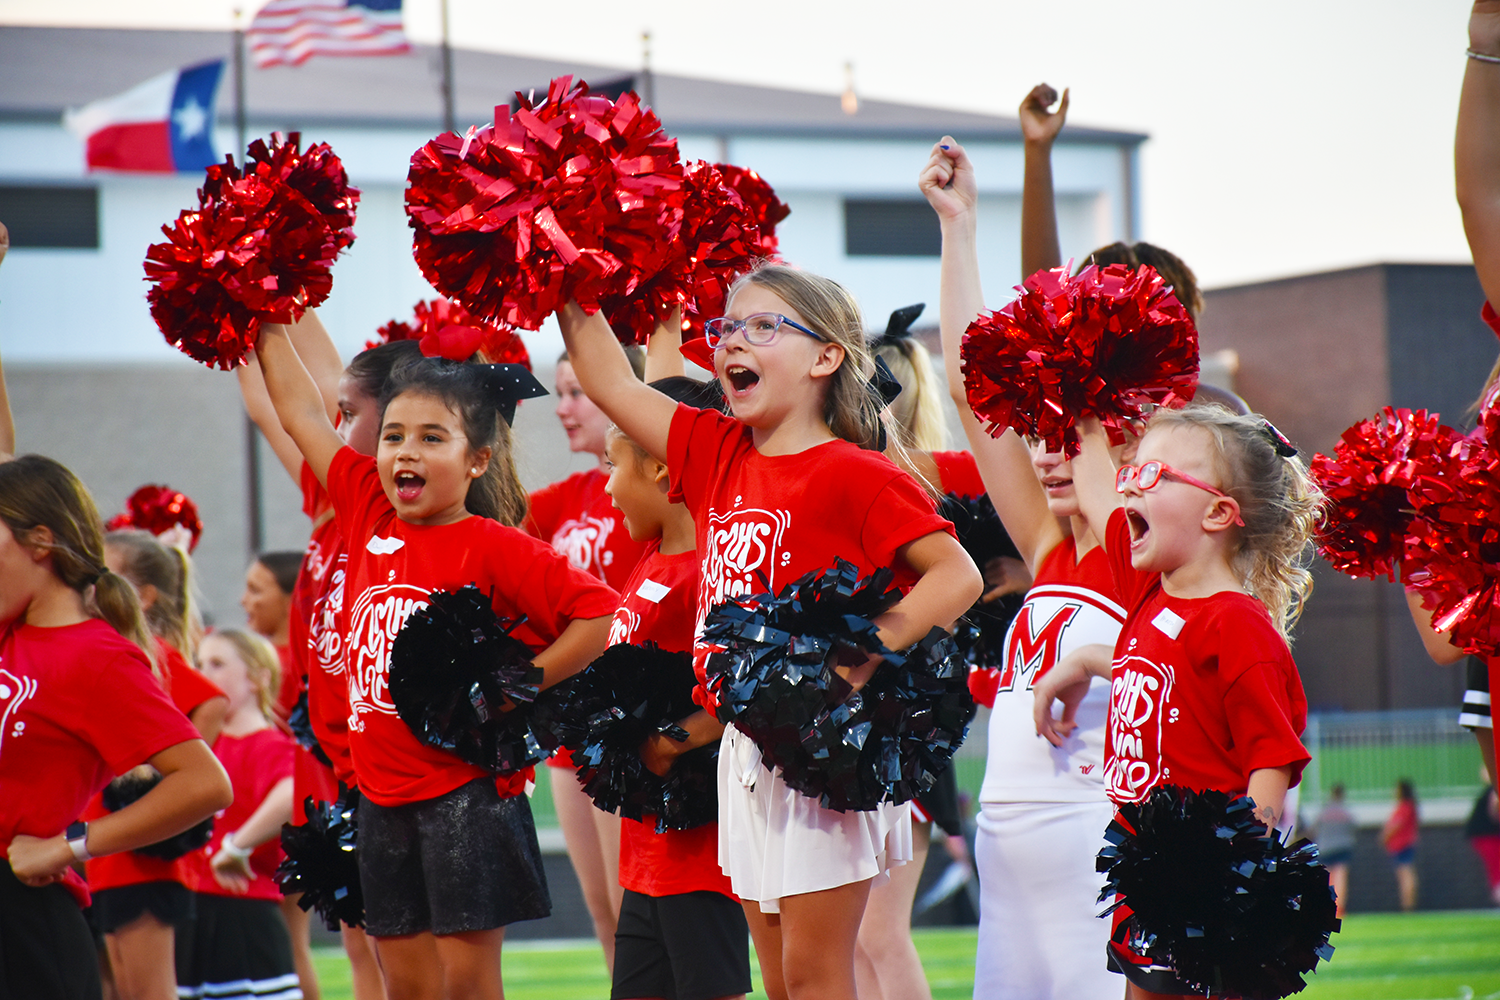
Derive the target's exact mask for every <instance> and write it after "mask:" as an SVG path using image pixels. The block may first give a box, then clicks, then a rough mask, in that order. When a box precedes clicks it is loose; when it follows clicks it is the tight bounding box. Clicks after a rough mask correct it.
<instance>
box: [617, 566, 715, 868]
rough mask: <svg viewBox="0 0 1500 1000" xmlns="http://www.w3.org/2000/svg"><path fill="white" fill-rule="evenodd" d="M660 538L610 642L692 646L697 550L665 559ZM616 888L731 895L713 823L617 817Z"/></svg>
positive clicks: (632, 583)
mask: <svg viewBox="0 0 1500 1000" xmlns="http://www.w3.org/2000/svg"><path fill="white" fill-rule="evenodd" d="M660 544H661V543H660V540H659V539H653V540H652V541H649V542H647V543H646V554H645V556H644V557H642V559H641V561H640V562H638V563H637V564H636V567H635V572H634V573H632V574H630V579H629V580H627V581H626V583H625V589H624V590H623V591H622V592H621V596H620V607H619V609H618V610H617V611H615V617H614V621H612V622H611V623H610V629H609V644H610V645H611V646H613V645H616V644H617V643H622V642H633V643H637V644H640V643H644V642H654V643H656V644H657V645H658V646H660V647H661V648H662V649H667V650H674V651H685V650H690V649H692V648H693V624H694V622H695V621H696V620H697V602H698V553H696V552H679V553H676V554H674V555H670V556H664V555H662V554H661V552H660V551H658V547H659V546H660ZM620 885H622V886H624V887H625V888H626V889H629V890H631V891H632V892H638V893H641V894H642V895H644V896H673V895H676V894H678V893H683V892H721V893H723V894H724V895H726V896H729V897H730V898H737V897H735V895H734V892H733V890H731V889H730V887H729V877H728V876H727V875H725V874H724V872H723V870H722V869H720V868H719V825H718V824H717V823H705V824H704V825H703V826H699V827H694V828H693V829H691V830H668V831H666V832H665V833H657V832H656V821H655V820H654V819H653V818H651V817H647V818H646V819H645V821H644V822H643V821H641V820H633V819H624V820H621V821H620Z"/></svg>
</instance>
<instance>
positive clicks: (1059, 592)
mask: <svg viewBox="0 0 1500 1000" xmlns="http://www.w3.org/2000/svg"><path fill="white" fill-rule="evenodd" d="M1124 622H1125V608H1124V607H1123V606H1122V605H1121V603H1120V601H1119V600H1118V599H1117V598H1116V596H1115V583H1114V577H1113V576H1112V575H1111V573H1110V566H1109V559H1108V557H1107V556H1106V555H1105V554H1104V549H1103V547H1102V546H1097V545H1096V546H1094V547H1093V548H1092V549H1090V550H1089V551H1088V552H1087V553H1085V554H1084V557H1083V558H1082V559H1079V558H1078V545H1077V542H1076V541H1075V540H1074V538H1073V535H1072V533H1071V532H1069V533H1068V534H1067V536H1066V537H1065V538H1064V539H1063V540H1062V541H1061V542H1059V543H1058V544H1057V545H1055V546H1053V548H1052V551H1050V552H1048V553H1047V554H1046V556H1044V557H1043V558H1042V562H1041V565H1039V566H1038V567H1037V571H1036V578H1035V580H1034V581H1033V583H1032V585H1031V589H1030V590H1028V591H1027V592H1026V601H1025V603H1024V604H1022V605H1021V610H1020V611H1018V612H1017V613H1016V617H1015V618H1014V619H1012V620H1011V623H1010V629H1009V630H1008V631H1007V632H1006V633H1005V650H1004V654H1003V655H1004V659H1003V661H1002V664H1003V665H1002V667H1001V668H999V669H994V670H987V671H985V673H986V674H992V675H993V679H992V683H993V689H994V692H995V696H994V702H993V705H992V708H991V711H990V722H989V729H988V733H989V740H988V746H987V748H986V757H985V765H984V783H983V785H981V786H980V789H979V801H981V802H1098V801H1100V800H1101V799H1102V798H1103V795H1104V787H1103V781H1104V719H1105V714H1106V712H1107V710H1108V707H1109V682H1108V681H1106V680H1105V679H1104V678H1102V677H1096V678H1094V680H1093V682H1092V683H1091V684H1090V685H1089V690H1088V693H1087V694H1086V695H1084V697H1083V701H1081V702H1080V703H1079V705H1078V714H1077V716H1076V719H1077V722H1078V728H1077V729H1075V730H1074V731H1073V733H1072V735H1070V736H1069V737H1068V739H1067V740H1066V741H1065V742H1064V743H1063V745H1062V746H1061V747H1054V746H1053V745H1052V744H1051V743H1049V742H1047V741H1046V740H1044V739H1041V738H1039V737H1038V736H1037V734H1036V721H1035V719H1034V718H1033V715H1032V710H1033V705H1034V703H1035V699H1034V698H1033V696H1032V688H1033V687H1034V686H1035V685H1036V682H1037V679H1038V678H1039V677H1041V676H1042V675H1043V674H1045V673H1046V672H1047V671H1049V670H1051V669H1052V668H1053V666H1055V665H1056V664H1057V661H1058V660H1060V659H1062V658H1063V657H1064V656H1067V655H1068V654H1069V653H1071V652H1072V651H1073V650H1075V649H1078V648H1079V647H1080V646H1088V645H1093V644H1100V645H1107V646H1110V647H1111V648H1113V647H1114V644H1115V640H1116V639H1117V638H1118V637H1119V635H1120V626H1121V625H1123V624H1124Z"/></svg>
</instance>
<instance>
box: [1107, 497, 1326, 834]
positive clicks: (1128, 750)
mask: <svg viewBox="0 0 1500 1000" xmlns="http://www.w3.org/2000/svg"><path fill="white" fill-rule="evenodd" d="M1105 548H1106V550H1107V552H1108V555H1109V563H1110V568H1111V569H1112V570H1113V572H1114V577H1115V582H1116V584H1117V585H1118V587H1119V592H1120V597H1121V602H1122V603H1123V604H1125V606H1126V607H1128V608H1129V609H1130V614H1129V617H1128V618H1127V619H1126V622H1125V626H1124V628H1123V629H1122V630H1121V631H1120V638H1119V641H1118V642H1117V643H1116V644H1115V655H1114V663H1113V666H1112V668H1111V673H1110V702H1109V723H1108V741H1107V743H1106V745H1105V758H1104V786H1105V791H1106V792H1107V793H1108V795H1109V797H1110V799H1111V800H1112V801H1114V802H1115V803H1116V804H1117V805H1118V804H1122V803H1126V802H1140V801H1142V800H1143V799H1145V797H1146V795H1147V793H1149V792H1150V790H1151V789H1152V788H1153V787H1155V786H1156V785H1182V786H1184V787H1187V788H1190V789H1192V790H1194V791H1204V790H1206V789H1210V788H1211V789H1215V790H1218V791H1221V792H1228V793H1230V794H1244V792H1245V790H1246V787H1247V785H1248V784H1249V780H1250V772H1251V771H1256V770H1260V769H1262V768H1275V767H1290V768H1291V771H1292V774H1291V785H1293V786H1295V785H1296V784H1297V783H1298V782H1299V781H1300V780H1301V779H1302V769H1303V767H1305V766H1306V765H1307V762H1308V761H1309V760H1310V759H1311V758H1310V756H1309V754H1308V752H1307V748H1306V747H1304V746H1303V745H1302V741H1301V740H1300V739H1299V735H1300V734H1301V732H1302V730H1303V729H1304V728H1305V727H1306V725H1307V698H1306V696H1305V695H1304V694H1303V691H1302V679H1301V677H1299V676H1298V674H1297V665H1296V664H1295V663H1293V662H1292V654H1291V652H1290V650H1288V649H1287V645H1286V641H1285V640H1284V639H1282V638H1281V634H1280V633H1279V632H1277V631H1276V626H1275V625H1274V624H1273V623H1272V621H1271V616H1270V615H1269V614H1268V613H1267V612H1266V609H1265V606H1264V605H1262V604H1261V603H1260V602H1259V601H1258V600H1256V599H1255V598H1253V597H1251V596H1249V595H1248V594H1241V593H1237V592H1233V591H1225V592H1223V593H1218V594H1213V595H1211V596H1209V597H1198V598H1178V597H1172V596H1170V595H1168V594H1167V593H1166V592H1165V591H1164V590H1163V589H1162V586H1161V574H1160V573H1142V572H1139V571H1137V570H1136V569H1134V568H1133V567H1132V566H1131V565H1130V528H1129V526H1128V524H1127V523H1126V520H1125V512H1124V510H1116V511H1115V512H1114V513H1113V514H1111V515H1110V518H1109V528H1108V531H1107V532H1106V540H1105Z"/></svg>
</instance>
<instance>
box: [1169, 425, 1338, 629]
mask: <svg viewBox="0 0 1500 1000" xmlns="http://www.w3.org/2000/svg"><path fill="white" fill-rule="evenodd" d="M1174 427H1197V428H1200V429H1202V430H1204V431H1207V432H1208V434H1209V437H1210V438H1212V440H1213V442H1214V447H1213V454H1212V459H1213V464H1214V468H1215V471H1216V472H1217V473H1218V477H1219V486H1220V488H1221V489H1223V490H1224V492H1226V493H1228V494H1229V495H1230V496H1231V497H1233V498H1234V499H1235V501H1236V502H1237V503H1238V504H1239V507H1240V518H1241V519H1242V520H1243V521H1244V522H1245V524H1244V527H1242V528H1240V529H1239V538H1238V543H1237V545H1236V546H1235V549H1234V552H1233V554H1232V559H1231V563H1230V565H1231V567H1232V568H1233V570H1234V572H1235V575H1236V576H1238V577H1239V579H1240V582H1241V583H1242V584H1243V585H1244V587H1245V589H1246V590H1248V591H1249V592H1250V593H1251V594H1252V595H1254V596H1255V597H1256V598H1257V599H1259V600H1260V602H1261V603H1262V604H1264V605H1265V606H1266V610H1267V611H1269V612H1270V614H1271V621H1272V622H1274V623H1275V625H1276V629H1277V631H1278V632H1280V633H1281V635H1282V637H1283V638H1285V639H1287V641H1288V642H1290V641H1291V636H1290V633H1291V629H1292V626H1293V625H1294V624H1295V623H1296V621H1297V617H1298V616H1299V615H1300V614H1301V613H1302V608H1303V606H1304V605H1305V604H1306V603H1307V598H1308V595H1310V594H1311V593H1312V587H1313V581H1312V574H1311V573H1309V572H1308V569H1307V565H1308V563H1309V561H1310V559H1311V553H1312V540H1313V532H1314V530H1315V528H1316V526H1317V523H1318V519H1319V517H1320V516H1321V514H1322V508H1323V494H1322V493H1321V492H1320V491H1319V490H1318V488H1317V486H1316V485H1315V484H1314V483H1313V481H1312V478H1311V477H1310V476H1308V474H1307V466H1306V465H1304V464H1303V462H1302V459H1301V458H1300V457H1298V456H1295V455H1293V456H1290V457H1283V456H1282V455H1280V454H1279V453H1278V451H1277V448H1276V444H1275V443H1274V438H1273V436H1272V431H1271V430H1270V424H1269V423H1268V422H1267V421H1266V418H1265V417H1262V416H1261V415H1260V414H1258V413H1251V414H1248V415H1245V416H1240V415H1238V414H1234V413H1230V412H1229V411H1228V410H1227V409H1225V408H1224V407H1222V406H1219V405H1217V404H1214V405H1209V406H1202V405H1199V406H1189V407H1186V408H1185V409H1181V410H1158V411H1156V413H1155V414H1154V415H1153V416H1152V417H1151V421H1150V423H1148V424H1147V425H1146V429H1147V430H1148V431H1151V430H1156V429H1158V428H1174Z"/></svg>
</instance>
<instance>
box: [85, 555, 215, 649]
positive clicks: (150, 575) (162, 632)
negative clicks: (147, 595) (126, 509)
mask: <svg viewBox="0 0 1500 1000" xmlns="http://www.w3.org/2000/svg"><path fill="white" fill-rule="evenodd" d="M104 545H105V548H107V549H114V550H116V551H117V552H119V554H120V556H121V562H122V563H123V564H124V565H123V566H122V567H121V568H122V569H123V570H124V572H123V573H121V574H120V575H121V576H123V577H125V579H127V580H129V581H130V582H131V584H132V585H133V586H134V587H135V588H136V590H137V592H139V591H140V589H141V588H142V587H145V586H147V585H150V586H152V587H155V588H156V600H155V601H154V602H153V603H152V605H151V606H150V607H149V608H146V609H145V615H146V626H147V627H148V628H149V629H150V630H151V634H152V635H154V636H156V637H157V638H158V639H161V640H162V641H163V642H165V643H166V644H167V645H169V646H171V647H172V648H173V649H175V650H177V652H179V653H181V654H182V655H183V658H184V659H186V660H189V661H191V660H192V658H193V641H192V635H193V620H192V600H191V596H190V595H191V593H192V569H191V566H192V564H191V562H190V560H189V559H188V554H187V553H186V552H184V551H182V550H181V549H179V548H177V547H176V546H175V545H163V544H162V543H161V542H159V541H157V539H156V537H155V536H153V535H152V534H151V533H150V532H149V531H142V530H140V529H139V528H127V529H124V530H122V531H111V532H110V533H109V534H107V535H105V536H104Z"/></svg>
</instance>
